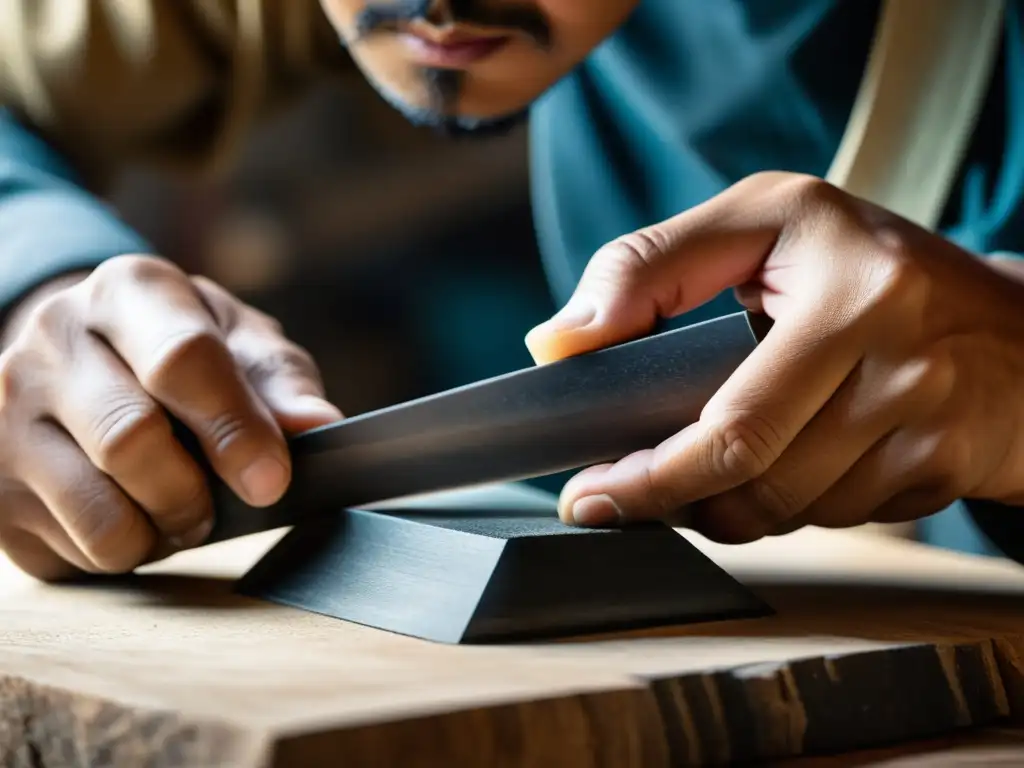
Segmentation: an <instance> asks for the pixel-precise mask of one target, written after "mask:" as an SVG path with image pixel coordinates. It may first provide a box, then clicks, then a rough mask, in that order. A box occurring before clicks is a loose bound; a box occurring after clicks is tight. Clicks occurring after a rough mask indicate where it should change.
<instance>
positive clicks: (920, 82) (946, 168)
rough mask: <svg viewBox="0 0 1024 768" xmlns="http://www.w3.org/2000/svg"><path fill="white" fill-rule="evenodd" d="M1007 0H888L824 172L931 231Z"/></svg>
mask: <svg viewBox="0 0 1024 768" xmlns="http://www.w3.org/2000/svg"><path fill="white" fill-rule="evenodd" d="M1003 5H1004V3H1003V0H887V2H886V4H885V6H884V8H883V11H882V17H881V19H880V21H879V28H878V32H877V34H876V38H875V43H874V47H873V49H872V52H871V56H870V59H869V61H868V66H867V68H866V71H865V74H864V79H863V82H862V83H861V88H860V92H859V94H858V96H857V101H856V103H855V106H854V108H853V111H852V113H851V116H850V120H849V123H848V125H847V129H846V133H845V135H844V136H843V140H842V142H841V144H840V147H839V150H838V152H837V153H836V157H835V160H834V162H833V164H832V167H831V169H830V170H829V173H828V179H829V181H831V182H832V183H834V184H835V185H836V186H838V187H841V188H843V189H845V190H847V191H848V192H850V193H851V194H854V195H857V196H858V197H863V198H865V199H867V200H870V201H871V202H874V203H877V204H879V205H881V206H883V207H885V208H888V209H889V210H892V211H895V212H896V213H899V214H900V215H902V216H904V217H905V218H908V219H910V220H911V221H914V222H917V223H918V224H920V225H922V226H924V227H927V228H929V229H934V228H935V226H936V224H937V223H938V220H939V217H940V216H941V214H942V209H943V207H944V206H945V203H946V200H947V199H948V196H949V192H950V188H951V185H952V183H953V181H954V180H955V178H956V174H957V171H958V169H959V166H960V161H961V159H962V157H963V152H964V150H965V148H966V145H967V142H968V141H969V139H970V136H971V132H972V130H973V128H974V124H975V119H976V117H977V113H978V111H979V110H980V108H981V105H982V103H983V101H984V96H985V93H986V89H987V87H988V84H989V79H990V75H991V72H992V65H993V62H994V61H995V58H996V52H997V51H998V47H999V37H1000V33H1001V32H1002V20H1003V10H1004V8H1003Z"/></svg>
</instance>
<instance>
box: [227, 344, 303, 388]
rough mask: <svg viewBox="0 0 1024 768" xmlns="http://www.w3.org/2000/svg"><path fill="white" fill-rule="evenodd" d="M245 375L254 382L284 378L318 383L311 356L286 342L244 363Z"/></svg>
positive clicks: (300, 348)
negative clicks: (302, 379) (309, 380)
mask: <svg viewBox="0 0 1024 768" xmlns="http://www.w3.org/2000/svg"><path fill="white" fill-rule="evenodd" d="M244 369H245V373H246V375H247V376H248V377H249V378H250V379H251V380H254V381H266V380H268V379H271V378H275V377H281V376H284V377H286V378H305V379H311V380H312V381H313V382H315V383H317V384H319V383H320V372H319V369H318V367H317V364H316V361H315V360H314V359H313V356H312V355H311V354H310V353H309V352H308V351H307V350H305V349H303V348H302V347H300V346H298V345H297V344H292V343H290V342H286V343H284V344H281V345H280V346H278V347H277V348H276V349H273V350H271V351H269V352H267V353H265V354H263V355H260V356H259V357H255V358H253V359H251V360H248V361H246V363H245V364H244Z"/></svg>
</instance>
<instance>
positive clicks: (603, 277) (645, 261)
mask: <svg viewBox="0 0 1024 768" xmlns="http://www.w3.org/2000/svg"><path fill="white" fill-rule="evenodd" d="M666 250H667V248H666V244H665V242H664V236H663V235H661V234H660V231H659V230H658V229H657V228H655V227H650V228H647V229H642V230H637V231H636V232H630V233H629V234H626V235H622V236H621V237H618V238H616V239H615V240H612V241H611V242H610V243H607V244H606V245H604V246H602V247H601V249H600V250H598V251H597V253H596V254H594V257H593V258H592V259H591V262H590V264H589V265H588V266H587V271H588V272H589V273H590V274H589V277H590V279H591V280H597V281H599V282H606V283H610V284H613V285H615V286H617V287H628V286H630V285H635V284H637V283H639V282H642V281H643V280H644V278H645V276H646V275H647V274H649V273H650V271H651V268H652V266H653V265H654V264H655V263H656V262H657V261H658V259H659V257H661V256H662V254H664V253H665V252H666Z"/></svg>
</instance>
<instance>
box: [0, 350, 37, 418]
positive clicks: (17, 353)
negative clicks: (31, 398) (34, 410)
mask: <svg viewBox="0 0 1024 768" xmlns="http://www.w3.org/2000/svg"><path fill="white" fill-rule="evenodd" d="M31 357H32V356H31V354H30V353H29V352H28V350H27V349H26V348H25V346H24V344H23V343H21V342H15V343H14V344H12V345H11V346H9V347H8V348H7V349H5V350H4V351H3V353H2V354H0V416H6V415H9V414H10V412H11V411H12V410H13V409H15V408H17V407H18V405H19V403H20V402H21V401H22V397H23V393H24V390H25V384H26V382H29V381H31V380H32V379H33V378H35V377H34V376H33V375H32V370H33V368H34V366H33V365H32V363H31Z"/></svg>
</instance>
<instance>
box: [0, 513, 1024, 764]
mask: <svg viewBox="0 0 1024 768" xmlns="http://www.w3.org/2000/svg"><path fill="white" fill-rule="evenodd" d="M280 535H281V534H280V533H273V534H265V535H259V536H254V537H250V538H247V539H241V540H236V541H232V542H225V543H222V544H218V545H214V546H210V547H207V548H203V549H200V550H196V551H192V552H188V553H183V554H181V555H178V556H176V557H174V558H172V559H170V560H168V561H165V562H163V563H161V564H159V565H156V566H151V567H149V568H147V569H145V572H144V573H143V574H140V575H138V576H136V577H132V578H130V579H125V580H123V581H118V582H115V583H105V584H102V585H95V586H74V587H71V586H62V587H53V586H45V585H41V584H38V583H36V582H33V581H31V580H29V579H27V578H26V577H24V576H22V575H21V574H20V573H19V572H17V571H16V570H15V569H14V568H13V566H11V565H10V564H9V563H7V562H6V561H2V562H0V765H25V766H57V765H60V766H76V765H82V766H115V765H116V766H121V765H124V766H143V765H145V766H212V765H224V766H239V767H243V768H244V767H247V766H266V765H275V766H276V765H282V766H285V765H287V766H293V765H294V766H303V767H306V766H320V765H325V766H326V765H330V766H334V765H345V766H359V765H371V766H375V767H377V766H379V767H381V768H386V767H387V766H403V767H404V766H421V765H422V766H445V767H446V768H447V767H454V766H464V765H467V766H468V765H472V766H477V765H479V766H558V767H559V768H575V767H576V766H579V767H580V768H583V767H587V768H589V767H590V766H594V767H596V766H608V767H609V768H629V767H630V766H643V767H644V768H658V767H659V766H669V765H682V764H694V763H702V762H705V763H706V762H724V761H735V760H741V759H749V758H762V759H768V758H772V759H780V758H786V757H792V756H798V755H815V754H823V753H825V754H827V753H833V752H845V751H849V750H855V749H859V748H880V747H883V746H885V745H887V744H892V743H894V742H897V743H899V742H904V741H907V742H909V741H911V740H915V739H928V738H931V739H935V738H939V739H942V738H949V737H952V736H956V735H957V734H958V733H959V732H960V730H961V729H965V728H969V727H972V726H973V727H980V726H1001V725H1003V724H1004V723H1011V724H1012V723H1013V722H1015V719H1021V718H1024V715H1022V714H1021V713H1024V669H1022V667H1024V662H1022V661H1021V658H1022V656H1021V654H1024V600H1022V596H1024V568H1021V567H1019V566H1017V565H1015V564H1012V563H1009V562H1005V561H1000V560H993V559H984V558H975V557H971V556H966V555H958V554H954V553H949V552H942V551H938V550H933V549H930V548H928V547H926V546H923V545H919V544H914V543H911V542H907V541H901V540H893V539H885V538H879V537H877V536H871V535H867V534H863V533H855V532H842V531H822V530H815V529H811V530H805V531H802V532H799V533H796V534H792V535H790V536H787V537H784V538H777V539H766V540H763V541H761V542H757V543H755V544H750V545H745V546H742V547H725V546H718V545H714V544H711V543H709V542H707V541H706V540H703V539H701V538H700V537H698V536H696V535H693V534H685V535H687V537H688V538H690V539H691V540H692V541H693V542H694V543H695V544H696V545H697V546H698V547H700V548H701V549H702V550H703V551H704V552H705V553H706V554H708V555H709V556H710V557H711V558H712V559H713V560H715V561H716V562H717V563H719V564H720V565H722V566H723V567H724V568H725V569H726V570H727V571H729V572H730V573H732V574H733V575H734V576H736V577H738V578H739V579H740V580H741V581H743V582H745V583H747V584H748V585H750V586H751V587H752V588H753V589H754V590H755V591H756V592H757V593H758V594H760V595H761V596H763V597H764V598H765V599H767V600H768V601H769V602H770V603H771V604H772V605H773V606H774V607H775V608H776V609H777V610H778V615H777V616H775V617H771V618H766V619H756V620H748V621H733V622H722V623H715V624H704V625H698V626H691V627H684V628H680V629H672V630H661V631H657V632H646V633H642V634H635V635H631V636H630V635H624V636H618V637H602V638H587V639H580V640H574V641H571V642H547V643H536V644H530V645H520V646H502V647H493V646H482V647H481V646H476V647H474V646H470V647H457V646H446V645H438V644H433V643H428V642H423V641H418V640H414V639H411V638H407V637H403V636H399V635H394V634H390V633H386V632H381V631H377V630H373V629H369V628H366V627H362V626H358V625H353V624H348V623H345V622H341V621H337V620H334V619H329V618H325V617H321V616H317V615H312V614H309V613H304V612H301V611H297V610H294V609H290V608H285V607H282V606H278V605H272V604H268V603H262V602H258V601H254V600H249V599H245V598H241V597H238V596H235V595H233V594H232V590H231V588H232V582H233V580H234V579H235V578H236V577H237V576H239V575H240V574H241V573H242V572H244V571H245V570H247V568H248V567H249V566H250V565H251V564H252V563H253V562H255V561H256V560H257V559H258V558H259V557H260V555H261V554H262V553H263V552H265V551H266V550H267V548H268V547H270V546H271V545H272V544H273V543H274V542H275V541H276V540H277V539H278V538H279V537H280ZM566 578H572V574H566ZM822 764H824V763H822Z"/></svg>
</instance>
